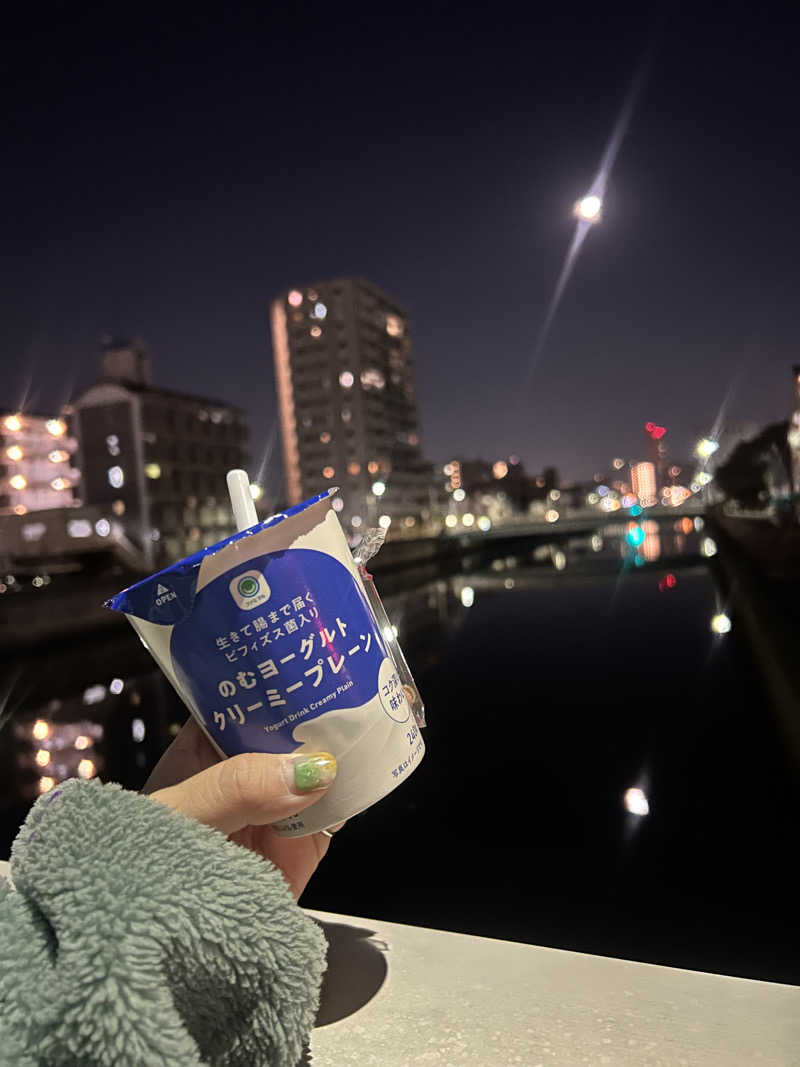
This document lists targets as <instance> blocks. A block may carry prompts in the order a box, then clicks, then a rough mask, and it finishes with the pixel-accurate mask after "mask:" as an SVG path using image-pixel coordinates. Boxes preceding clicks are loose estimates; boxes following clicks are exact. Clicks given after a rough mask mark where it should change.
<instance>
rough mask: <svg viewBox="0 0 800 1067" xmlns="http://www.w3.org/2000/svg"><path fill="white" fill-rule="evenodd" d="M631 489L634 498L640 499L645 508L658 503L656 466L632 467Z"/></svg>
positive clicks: (642, 464) (646, 463)
mask: <svg viewBox="0 0 800 1067" xmlns="http://www.w3.org/2000/svg"><path fill="white" fill-rule="evenodd" d="M631 487H632V488H633V494H634V496H636V497H638V498H639V503H640V504H641V505H642V507H643V508H649V507H652V506H653V505H654V504H655V503H656V468H655V464H653V463H649V462H645V463H635V464H633V466H632V467H631Z"/></svg>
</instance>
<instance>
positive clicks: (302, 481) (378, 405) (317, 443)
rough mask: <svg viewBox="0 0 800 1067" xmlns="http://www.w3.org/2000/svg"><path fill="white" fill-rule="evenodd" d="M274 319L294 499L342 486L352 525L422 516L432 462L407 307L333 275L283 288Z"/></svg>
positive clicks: (344, 506) (288, 472) (347, 517)
mask: <svg viewBox="0 0 800 1067" xmlns="http://www.w3.org/2000/svg"><path fill="white" fill-rule="evenodd" d="M271 324H272V346H273V353H274V359H275V377H276V383H277V390H278V404H279V413H280V422H281V433H282V443H283V457H284V467H285V473H286V493H287V498H288V502H289V504H297V503H299V502H300V501H301V500H303V499H305V498H307V497H309V496H312V495H314V494H315V493H319V492H321V491H322V490H324V489H327V488H330V487H331V486H333V485H338V486H339V487H340V489H341V498H340V499H341V507H340V509H339V510H340V511H341V518H342V520H343V522H344V524H345V527H346V528H347V527H348V526H352V527H353V528H355V529H357V528H358V527H360V526H362V527H363V526H364V525H366V524H369V525H373V524H375V523H376V522H378V521H381V519H382V517H383V516H388V518H389V519H391V520H392V521H397V522H403V521H406V522H411V521H412V520H416V518H417V517H425V516H426V514H427V509H428V508H429V506H430V493H431V490H432V487H433V469H432V466H431V465H430V464H428V463H426V462H425V460H424V459H423V457H422V452H421V450H420V437H419V420H418V416H417V403H416V397H415V394H414V375H413V359H412V345H411V337H410V334H409V326H408V317H407V315H406V313H405V311H404V310H403V309H402V308H401V307H399V305H398V304H396V303H395V301H394V300H392V298H391V297H389V296H387V295H386V293H383V292H382V291H381V290H380V289H378V288H377V287H376V286H374V285H372V284H371V283H370V282H367V281H364V280H363V279H361V278H334V279H333V280H331V281H325V282H318V283H316V284H314V285H310V286H307V287H305V288H295V289H288V290H286V292H284V293H282V294H281V295H280V296H279V297H278V299H276V300H274V301H273V303H272V308H271ZM337 503H338V502H337ZM381 524H382V525H386V524H387V520H386V519H385V518H383V521H382V523H381Z"/></svg>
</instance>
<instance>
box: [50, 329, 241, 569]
mask: <svg viewBox="0 0 800 1067" xmlns="http://www.w3.org/2000/svg"><path fill="white" fill-rule="evenodd" d="M70 418H71V422H72V425H73V427H74V430H75V434H76V436H77V438H78V443H79V451H80V457H81V472H82V487H83V489H82V495H83V500H84V502H85V503H86V504H97V505H100V506H101V507H102V508H103V509H104V512H105V513H107V514H109V515H110V516H113V520H112V521H116V522H118V523H119V524H120V525H121V526H122V529H123V531H124V533H125V535H126V537H127V538H128V539H129V540H130V542H131V543H132V544H133V545H134V546H136V547H137V548H138V549H139V550H140V551H141V552H142V553H143V554H144V556H145V559H146V560H147V562H148V565H149V566H163V565H165V564H167V563H169V562H171V561H173V560H175V559H179V558H180V557H182V556H186V555H188V554H190V553H192V552H196V551H197V550H198V549H200V548H202V547H203V546H205V545H209V544H213V543H214V542H216V541H219V540H221V539H222V538H223V537H227V536H229V535H230V534H231V533H233V531H234V526H233V520H232V516H231V511H230V507H229V503H228V495H227V487H226V483H225V475H226V473H227V471H228V470H229V469H231V468H233V467H244V466H245V458H246V457H245V454H244V446H245V442H246V439H247V436H248V431H247V428H246V426H245V424H244V421H243V416H242V412H241V411H240V410H239V409H238V408H235V407H232V406H231V405H230V404H226V403H223V402H221V401H219V400H210V399H208V398H206V397H200V396H193V395H192V394H190V393H179V392H175V391H173V390H171V389H160V388H158V387H156V386H154V385H153V384H152V383H151V376H150V357H149V353H148V351H147V346H146V345H145V344H144V343H143V342H141V341H133V342H128V341H119V340H116V339H113V338H106V339H105V340H104V342H103V354H102V376H101V379H100V381H98V382H97V383H96V384H95V385H93V386H91V387H90V388H89V389H87V390H86V391H85V392H83V393H82V394H81V395H80V396H79V397H78V398H77V399H76V400H75V401H74V403H73V405H72V407H71V409H70Z"/></svg>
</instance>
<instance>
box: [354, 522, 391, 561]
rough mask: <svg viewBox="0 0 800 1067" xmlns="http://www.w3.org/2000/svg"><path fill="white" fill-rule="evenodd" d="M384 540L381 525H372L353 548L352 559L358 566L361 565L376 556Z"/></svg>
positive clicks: (384, 534)
mask: <svg viewBox="0 0 800 1067" xmlns="http://www.w3.org/2000/svg"><path fill="white" fill-rule="evenodd" d="M385 540H386V530H384V529H383V527H381V526H378V527H372V528H371V529H369V530H367V531H366V533H365V534H364V536H363V537H362V538H361V540H360V541H359V543H358V544H357V545H356V547H355V548H354V549H353V559H354V560H355V561H356V563H358V564H359V566H361V567H363V566H364V565H365V564H367V563H369V561H370V560H371V559H372V558H373V556H377V554H378V553H379V552H380V550H381V549H382V548H383V543H384V541H385Z"/></svg>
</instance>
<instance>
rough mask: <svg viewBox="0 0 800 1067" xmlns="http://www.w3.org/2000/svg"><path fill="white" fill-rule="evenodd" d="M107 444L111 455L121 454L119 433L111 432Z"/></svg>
mask: <svg viewBox="0 0 800 1067" xmlns="http://www.w3.org/2000/svg"><path fill="white" fill-rule="evenodd" d="M106 445H107V447H108V452H109V455H111V456H118V455H119V438H118V437H117V435H116V434H115V433H110V434H109V435H108V437H107V438H106Z"/></svg>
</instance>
